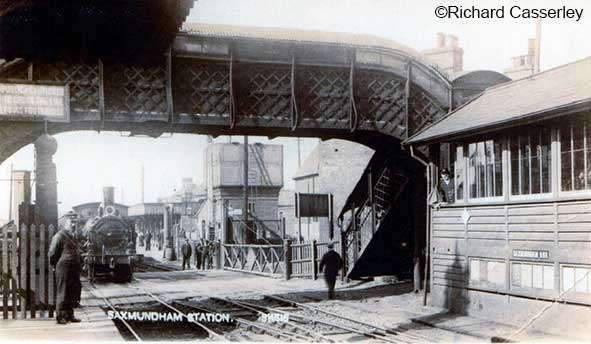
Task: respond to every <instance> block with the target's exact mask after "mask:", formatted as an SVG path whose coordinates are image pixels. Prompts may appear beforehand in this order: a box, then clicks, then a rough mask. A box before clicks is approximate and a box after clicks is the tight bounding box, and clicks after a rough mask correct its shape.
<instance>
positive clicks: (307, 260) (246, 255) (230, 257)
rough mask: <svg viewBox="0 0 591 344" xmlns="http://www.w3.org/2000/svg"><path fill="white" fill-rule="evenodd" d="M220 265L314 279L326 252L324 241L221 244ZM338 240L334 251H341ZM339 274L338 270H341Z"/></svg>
mask: <svg viewBox="0 0 591 344" xmlns="http://www.w3.org/2000/svg"><path fill="white" fill-rule="evenodd" d="M222 247H223V249H222V254H223V257H222V259H223V261H224V264H223V268H224V269H225V270H232V271H241V272H248V273H254V274H259V275H265V276H274V277H279V276H281V275H283V277H284V278H285V279H290V278H292V277H298V278H312V279H317V278H318V277H319V276H322V274H321V273H320V272H319V266H320V260H321V259H322V256H323V255H324V254H325V253H326V252H328V243H319V242H316V241H315V240H313V241H312V242H307V243H299V244H292V243H291V241H286V242H285V243H284V244H283V245H229V244H226V245H222ZM340 248H341V246H340V242H336V243H335V247H334V249H335V251H336V252H341V250H340ZM341 275H342V274H341Z"/></svg>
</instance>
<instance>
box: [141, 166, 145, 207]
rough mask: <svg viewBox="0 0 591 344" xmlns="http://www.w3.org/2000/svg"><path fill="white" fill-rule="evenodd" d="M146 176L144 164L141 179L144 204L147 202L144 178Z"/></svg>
mask: <svg viewBox="0 0 591 344" xmlns="http://www.w3.org/2000/svg"><path fill="white" fill-rule="evenodd" d="M144 174H145V171H144V164H142V178H141V183H142V185H141V186H142V190H141V191H142V204H144V203H145V200H144V191H145V190H144V185H145V181H144V177H145V176H144Z"/></svg>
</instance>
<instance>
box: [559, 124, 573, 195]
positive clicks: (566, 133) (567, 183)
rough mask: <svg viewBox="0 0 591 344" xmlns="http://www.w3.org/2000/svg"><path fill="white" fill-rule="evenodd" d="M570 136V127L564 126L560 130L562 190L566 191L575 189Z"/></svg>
mask: <svg viewBox="0 0 591 344" xmlns="http://www.w3.org/2000/svg"><path fill="white" fill-rule="evenodd" d="M570 138H571V136H570V127H565V128H562V130H560V152H561V154H560V160H561V174H562V181H561V182H562V190H564V191H571V190H572V189H573V183H572V174H571V173H572V171H571V166H572V157H571V145H570V144H571V141H570Z"/></svg>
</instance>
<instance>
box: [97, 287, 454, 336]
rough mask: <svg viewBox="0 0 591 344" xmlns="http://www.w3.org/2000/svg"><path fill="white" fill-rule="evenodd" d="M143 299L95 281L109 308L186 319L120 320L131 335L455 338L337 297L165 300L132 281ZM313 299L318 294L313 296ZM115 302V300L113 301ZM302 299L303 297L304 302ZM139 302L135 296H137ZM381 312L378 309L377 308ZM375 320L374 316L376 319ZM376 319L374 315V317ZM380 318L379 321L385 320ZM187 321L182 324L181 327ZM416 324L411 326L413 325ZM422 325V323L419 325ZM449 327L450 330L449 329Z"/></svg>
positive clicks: (122, 328) (136, 293) (123, 333)
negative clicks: (390, 324)
mask: <svg viewBox="0 0 591 344" xmlns="http://www.w3.org/2000/svg"><path fill="white" fill-rule="evenodd" d="M128 286H129V288H130V289H134V290H135V294H134V295H138V296H142V297H143V298H144V301H142V302H140V303H130V302H128V303H119V304H117V301H115V299H117V298H118V297H116V296H113V297H112V300H110V299H109V298H107V297H104V296H102V293H101V292H100V290H99V289H98V288H96V287H95V286H94V285H92V287H93V288H94V289H95V291H96V292H95V295H96V296H97V297H98V298H99V299H101V298H102V299H103V301H104V304H105V305H106V306H105V307H104V308H106V309H109V310H111V311H114V312H118V311H125V310H133V311H138V309H141V310H142V311H157V312H172V313H174V314H178V315H180V316H181V317H182V318H183V322H182V324H177V325H174V323H163V322H135V321H131V322H130V321H126V320H124V319H117V320H116V323H117V322H119V323H118V328H119V329H120V331H121V333H122V335H124V337H126V339H129V340H137V341H142V340H163V339H167V340H170V339H179V340H194V339H198V340H205V339H209V340H214V341H249V342H257V341H265V342H269V341H284V342H327V343H330V342H345V341H372V342H382V343H430V342H441V341H449V333H447V335H448V336H447V337H446V336H445V334H442V333H437V332H436V331H440V332H441V331H442V330H434V329H432V328H430V327H428V326H425V325H419V324H399V325H398V326H397V327H396V328H395V329H392V328H386V327H385V326H384V325H383V324H385V322H382V324H376V323H371V322H368V321H367V318H364V316H363V315H364V312H363V311H360V310H357V309H356V308H355V307H351V306H347V305H342V304H340V303H339V302H338V301H337V302H323V303H320V304H310V303H303V302H301V301H304V302H307V300H305V299H304V300H302V299H301V298H298V299H297V301H296V300H293V299H289V298H286V297H285V296H281V297H280V296H276V295H263V298H261V299H250V300H243V299H229V298H223V297H209V298H195V297H192V298H188V297H185V298H183V299H177V300H166V298H165V299H163V298H162V297H163V296H162V295H154V294H152V293H151V292H150V291H148V290H143V289H141V288H139V287H137V286H135V285H133V284H131V283H128ZM311 300H313V299H311ZM111 301H112V302H111ZM298 301H300V302H298ZM132 302H133V301H132ZM190 313H214V314H225V315H228V316H229V317H230V318H231V320H232V321H231V322H227V323H212V322H205V321H203V322H198V321H190V319H189V316H188V314H190ZM376 314H377V313H376ZM370 319H371V318H370ZM370 321H371V320H370ZM379 322H380V321H378V323H379ZM181 325H182V326H181ZM409 326H410V327H409ZM417 326H419V327H420V328H417ZM446 332H447V331H446Z"/></svg>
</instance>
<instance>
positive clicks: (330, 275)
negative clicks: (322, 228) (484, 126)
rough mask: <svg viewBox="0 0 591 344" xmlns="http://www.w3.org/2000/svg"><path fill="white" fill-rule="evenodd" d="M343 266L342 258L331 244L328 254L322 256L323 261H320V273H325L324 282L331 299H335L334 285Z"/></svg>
mask: <svg viewBox="0 0 591 344" xmlns="http://www.w3.org/2000/svg"><path fill="white" fill-rule="evenodd" d="M341 266H343V260H342V259H341V256H339V254H338V253H336V252H335V251H334V244H333V243H329V244H328V252H326V253H325V254H324V256H322V260H321V261H320V272H322V271H324V280H325V281H326V286H327V287H328V298H329V299H334V285H335V283H336V281H337V275H338V274H339V270H340V268H341Z"/></svg>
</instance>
